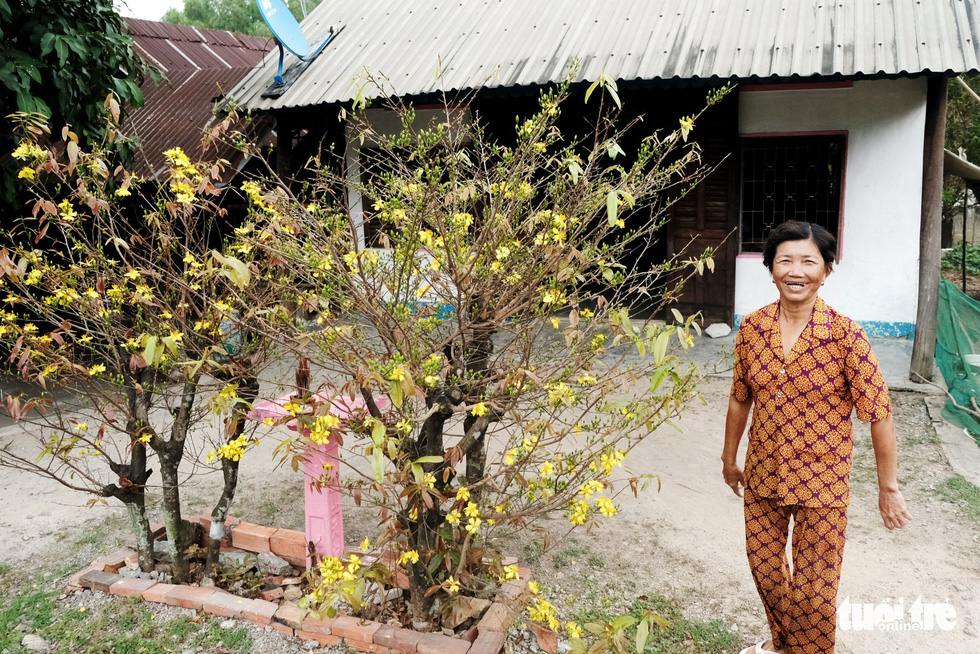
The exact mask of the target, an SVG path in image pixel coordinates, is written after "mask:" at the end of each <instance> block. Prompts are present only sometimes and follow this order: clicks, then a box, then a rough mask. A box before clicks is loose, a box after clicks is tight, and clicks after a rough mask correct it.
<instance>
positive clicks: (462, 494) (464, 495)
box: [456, 486, 470, 502]
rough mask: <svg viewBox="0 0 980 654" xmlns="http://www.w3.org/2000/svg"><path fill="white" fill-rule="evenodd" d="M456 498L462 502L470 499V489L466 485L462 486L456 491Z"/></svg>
mask: <svg viewBox="0 0 980 654" xmlns="http://www.w3.org/2000/svg"><path fill="white" fill-rule="evenodd" d="M456 499H457V500H459V501H460V502H466V501H467V500H469V499H470V489H469V488H467V487H466V486H461V487H460V489H459V490H458V491H456Z"/></svg>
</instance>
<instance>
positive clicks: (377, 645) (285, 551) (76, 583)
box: [68, 517, 530, 654]
mask: <svg viewBox="0 0 980 654" xmlns="http://www.w3.org/2000/svg"><path fill="white" fill-rule="evenodd" d="M201 522H202V523H204V526H205V528H207V527H208V524H207V523H208V522H209V519H208V518H207V517H204V518H201ZM223 551H225V552H226V553H233V552H236V551H237V552H243V553H250V554H256V555H257V554H261V553H263V552H272V553H273V554H276V555H277V556H279V557H281V558H283V559H285V560H286V561H288V562H289V563H290V564H292V565H295V566H299V567H303V566H305V562H306V559H305V553H306V542H305V535H304V534H303V532H299V531H293V530H290V529H272V528H269V527H263V526H260V525H254V524H251V523H247V522H241V523H238V524H237V525H235V526H234V527H233V528H232V529H231V541H230V547H226V546H223ZM135 557H136V552H135V551H134V550H132V549H129V548H123V549H121V550H118V551H117V552H114V553H112V554H109V555H107V556H103V557H100V558H98V559H96V560H95V561H93V562H92V564H91V565H89V566H88V567H86V568H85V569H83V570H81V571H79V572H78V573H76V574H75V575H73V576H72V577H71V579H69V582H68V590H81V589H82V588H89V589H91V590H93V591H102V592H104V593H109V594H112V595H119V596H121V597H137V596H139V597H142V598H143V599H144V600H145V601H147V602H159V603H163V604H170V605H173V606H179V607H182V608H187V609H193V610H196V611H203V612H205V613H210V614H212V615H216V616H220V617H223V618H232V619H236V620H247V621H249V622H252V623H254V624H256V625H259V626H263V627H264V626H271V627H272V628H274V629H276V630H277V631H280V632H282V633H285V634H288V635H291V636H296V637H298V638H301V639H303V640H310V641H316V642H318V643H319V644H321V645H336V644H338V643H339V642H340V641H341V640H343V641H344V642H345V643H346V644H347V645H348V646H350V647H352V648H354V649H356V650H359V651H362V652H375V653H377V654H389V653H391V654H499V653H500V652H501V651H502V650H503V648H504V640H505V634H506V631H507V630H508V629H510V627H511V626H512V625H513V624H514V622H515V621H516V620H517V617H518V615H519V614H520V612H521V611H522V610H523V607H524V605H525V604H526V602H527V599H528V596H529V590H528V580H529V578H530V572H529V571H528V570H527V569H524V568H522V569H520V579H513V580H510V581H507V582H505V583H504V584H503V585H502V586H501V588H500V590H499V591H498V593H497V595H496V597H495V599H494V601H493V602H492V603H491V604H490V606H489V608H488V609H487V611H486V612H485V613H484V614H483V616H482V617H481V618H480V619H479V621H478V622H476V624H475V625H474V626H472V627H471V628H469V629H468V630H467V631H465V633H464V634H463V635H462V637H452V636H447V635H445V634H443V633H438V632H432V633H421V632H417V631H413V630H411V629H405V628H402V627H396V626H393V625H390V624H383V623H380V622H374V621H371V620H364V619H361V618H358V617H355V616H350V615H345V614H343V613H338V614H337V615H336V616H335V617H333V618H328V617H324V618H323V619H317V618H316V617H315V616H313V615H310V614H308V613H305V612H304V611H303V610H302V609H301V608H300V607H299V605H298V604H297V602H296V601H294V600H288V599H286V598H285V597H283V592H282V589H281V588H273V589H271V590H265V591H263V592H262V597H261V598H256V599H250V598H246V597H241V596H238V595H235V594H233V593H230V592H228V591H226V590H222V589H220V588H216V587H213V586H191V585H175V584H169V583H165V582H163V581H156V580H154V579H143V578H138V577H132V576H126V575H125V574H120V571H123V572H125V571H124V568H126V567H127V565H128V566H129V567H130V568H133V567H135V564H134V562H135ZM277 579H279V580H280V583H281V582H282V581H283V579H282V577H278V578H277ZM396 579H397V580H398V581H403V582H405V583H404V585H406V586H407V578H406V577H405V576H404V574H398V575H396ZM399 585H401V584H399ZM292 587H296V586H292Z"/></svg>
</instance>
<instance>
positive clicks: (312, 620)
mask: <svg viewBox="0 0 980 654" xmlns="http://www.w3.org/2000/svg"><path fill="white" fill-rule="evenodd" d="M338 617H344V616H338ZM336 621H337V618H328V617H327V616H323V619H322V620H319V619H317V617H316V616H314V615H308V616H306V618H305V619H304V620H303V631H312V632H313V633H315V634H323V635H325V636H326V635H330V634H333V624H334V623H335V622H336Z"/></svg>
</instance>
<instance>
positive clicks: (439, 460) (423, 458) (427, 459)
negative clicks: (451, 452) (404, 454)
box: [412, 455, 445, 464]
mask: <svg viewBox="0 0 980 654" xmlns="http://www.w3.org/2000/svg"><path fill="white" fill-rule="evenodd" d="M443 461H445V459H444V458H442V457H441V456H436V455H431V456H420V457H419V458H417V459H415V461H413V462H412V463H417V464H423V463H442V462H443Z"/></svg>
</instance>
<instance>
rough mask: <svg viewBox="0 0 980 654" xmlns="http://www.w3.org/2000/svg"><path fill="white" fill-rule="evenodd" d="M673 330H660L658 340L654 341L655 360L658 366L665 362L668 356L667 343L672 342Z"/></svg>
mask: <svg viewBox="0 0 980 654" xmlns="http://www.w3.org/2000/svg"><path fill="white" fill-rule="evenodd" d="M671 331H672V330H667V331H663V332H660V334H659V335H658V336H657V340H656V341H654V343H653V362H654V363H655V364H657V365H658V366H659V365H660V364H661V363H663V362H664V357H665V356H667V344H668V343H669V342H670V333H671Z"/></svg>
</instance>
